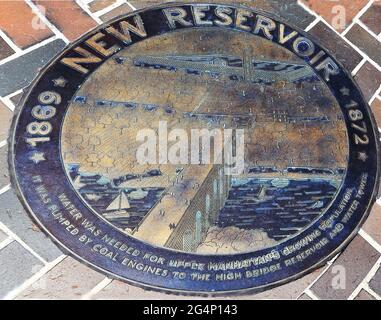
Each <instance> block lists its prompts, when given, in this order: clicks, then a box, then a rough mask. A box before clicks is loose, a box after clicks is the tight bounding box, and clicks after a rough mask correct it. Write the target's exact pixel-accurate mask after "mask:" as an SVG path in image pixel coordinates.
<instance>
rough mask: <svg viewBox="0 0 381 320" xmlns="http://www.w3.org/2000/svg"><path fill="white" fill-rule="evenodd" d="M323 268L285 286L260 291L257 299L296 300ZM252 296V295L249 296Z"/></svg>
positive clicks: (256, 296)
mask: <svg viewBox="0 0 381 320" xmlns="http://www.w3.org/2000/svg"><path fill="white" fill-rule="evenodd" d="M322 270H323V269H322V268H320V269H317V270H315V271H313V272H311V273H309V274H307V275H306V276H304V277H302V278H300V279H297V280H295V281H292V282H289V283H287V284H285V285H283V286H280V287H276V288H274V289H271V290H268V291H265V292H262V293H259V294H257V295H255V296H254V297H252V298H254V299H256V300H267V299H277V300H279V299H280V300H291V299H292V300H294V299H296V298H298V297H299V296H300V295H301V294H302V293H303V291H304V290H305V289H307V287H308V286H309V285H310V284H311V283H312V282H313V281H314V280H315V279H317V277H318V276H319V275H320V273H321V272H322ZM247 298H250V297H247Z"/></svg>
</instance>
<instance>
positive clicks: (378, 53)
mask: <svg viewBox="0 0 381 320" xmlns="http://www.w3.org/2000/svg"><path fill="white" fill-rule="evenodd" d="M345 37H346V38H347V39H348V40H349V41H351V42H352V43H353V44H354V45H355V46H357V47H358V48H359V49H360V50H361V51H364V52H365V53H366V54H367V55H368V56H369V57H370V58H371V59H372V60H374V61H375V62H376V63H378V64H379V65H381V42H380V41H378V40H377V39H376V38H375V37H373V36H372V35H371V34H370V33H369V32H368V31H366V30H365V29H364V28H362V27H361V26H360V25H358V24H357V23H356V24H355V25H353V27H352V28H351V29H350V30H349V31H348V33H347V34H346V36H345Z"/></svg>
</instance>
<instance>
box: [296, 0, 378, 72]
mask: <svg viewBox="0 0 381 320" xmlns="http://www.w3.org/2000/svg"><path fill="white" fill-rule="evenodd" d="M298 4H299V5H300V6H301V7H302V8H303V9H305V10H306V11H307V12H309V13H310V14H311V15H313V16H314V17H316V18H317V19H319V20H320V21H321V22H322V23H324V24H325V25H326V26H327V27H328V28H329V29H331V30H332V31H333V32H334V33H336V34H337V35H338V36H339V37H340V38H341V39H343V40H344V41H345V42H346V43H347V44H349V45H350V46H351V47H352V48H353V49H354V50H355V51H356V52H357V53H359V54H360V55H361V57H363V58H366V59H367V61H368V62H369V63H370V64H372V65H373V66H374V67H375V68H376V69H377V70H378V71H381V66H380V65H379V64H378V63H377V62H375V61H374V60H372V58H370V57H369V56H368V55H367V54H366V53H365V52H363V51H361V50H360V48H358V47H357V46H356V45H354V44H353V43H352V42H351V41H349V40H348V39H347V38H345V37H344V36H343V35H342V34H341V33H339V32H338V31H337V30H336V29H335V28H333V27H332V26H331V25H330V24H329V23H328V22H327V21H326V20H325V19H324V18H323V17H321V16H319V15H318V14H317V13H316V12H314V11H312V10H311V9H310V8H309V7H308V6H306V5H305V4H304V3H302V2H301V0H298Z"/></svg>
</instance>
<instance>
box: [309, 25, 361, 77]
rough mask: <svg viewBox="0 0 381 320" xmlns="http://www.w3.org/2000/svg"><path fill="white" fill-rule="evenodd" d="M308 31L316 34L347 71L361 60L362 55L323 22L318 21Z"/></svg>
mask: <svg viewBox="0 0 381 320" xmlns="http://www.w3.org/2000/svg"><path fill="white" fill-rule="evenodd" d="M310 33H311V34H312V35H314V36H316V37H317V38H318V39H319V41H320V42H321V43H322V45H323V46H324V47H325V48H327V49H328V50H329V51H330V52H331V53H332V54H333V55H334V56H335V57H336V58H337V60H339V61H340V62H341V63H342V64H343V65H344V67H345V68H346V69H348V70H349V71H352V70H353V69H354V68H355V67H356V66H357V65H358V64H359V63H360V62H361V60H362V56H361V55H360V54H359V53H358V52H357V51H356V50H355V49H353V48H352V47H351V46H350V45H349V44H348V43H347V42H345V41H344V40H343V39H342V38H341V37H340V36H338V35H337V34H336V33H335V32H334V31H333V30H332V29H331V28H329V27H328V26H327V25H326V24H325V23H323V22H319V23H318V24H316V25H315V26H314V27H313V28H312V29H311V30H310Z"/></svg>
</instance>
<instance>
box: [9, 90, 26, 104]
mask: <svg viewBox="0 0 381 320" xmlns="http://www.w3.org/2000/svg"><path fill="white" fill-rule="evenodd" d="M22 95H23V93H22V92H21V93H19V94H16V95H15V96H13V97H12V98H10V100H11V101H12V103H13V104H14V105H15V106H17V105H18V104H19V102H20V100H21V97H22Z"/></svg>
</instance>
